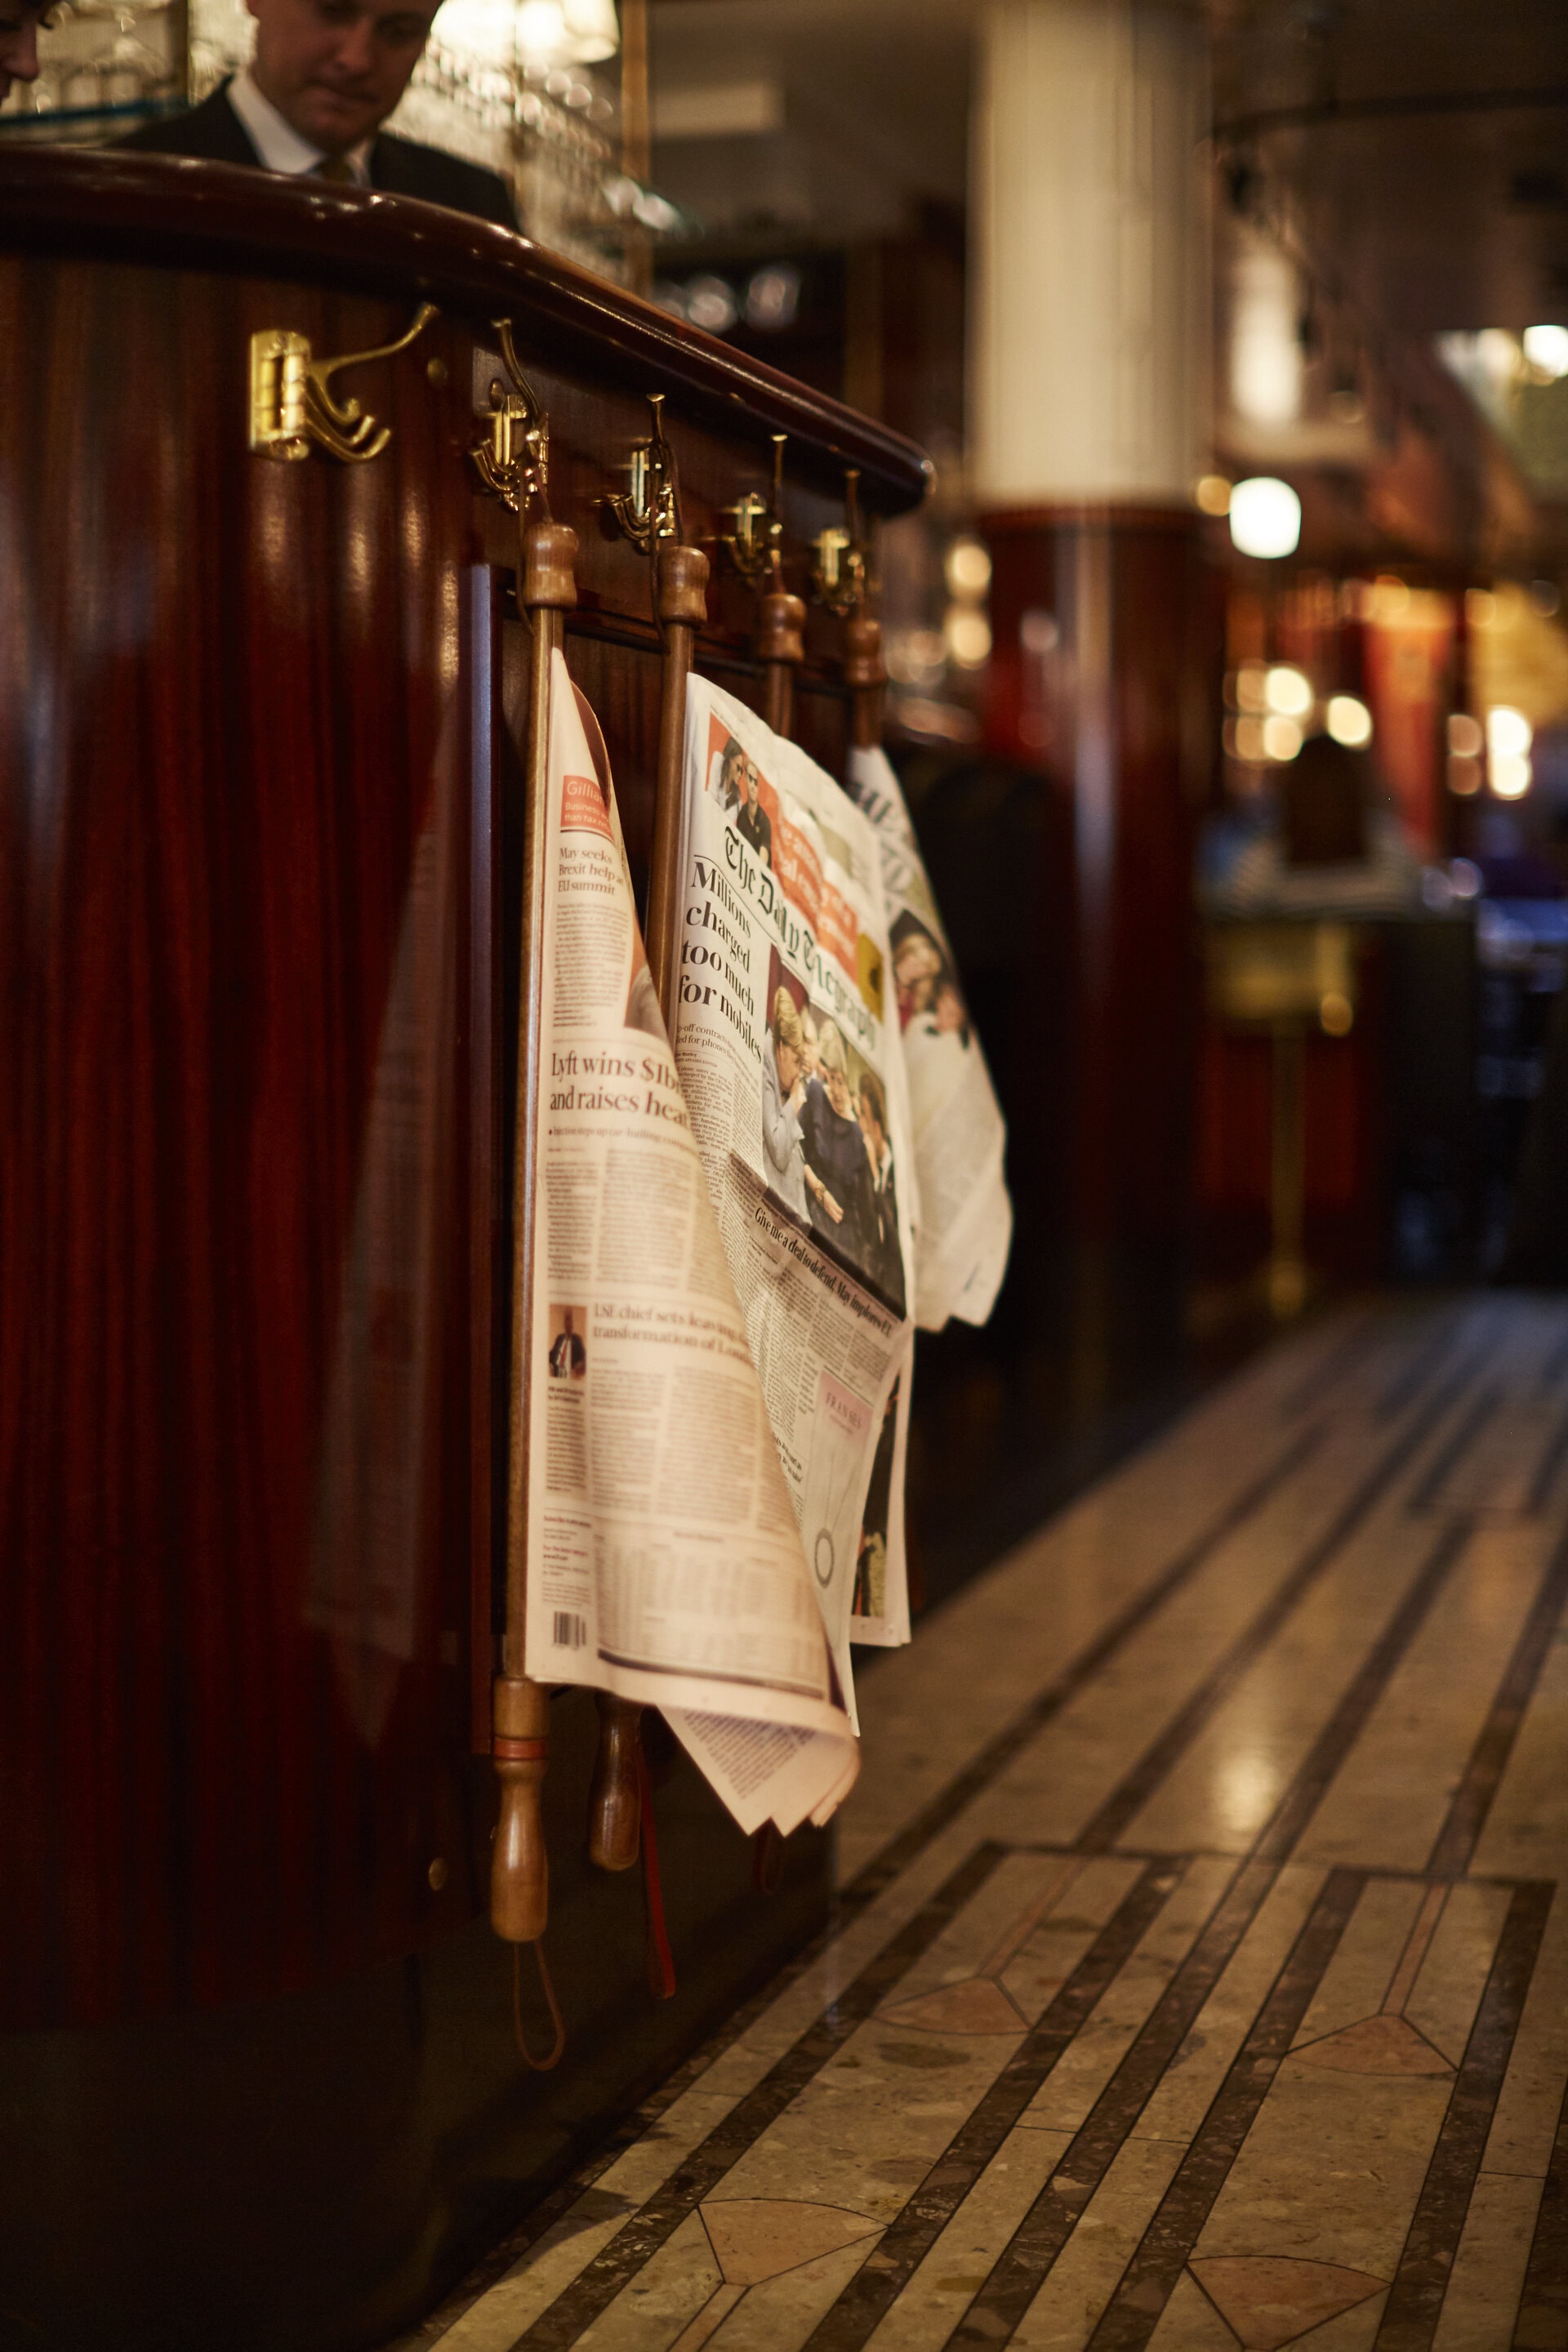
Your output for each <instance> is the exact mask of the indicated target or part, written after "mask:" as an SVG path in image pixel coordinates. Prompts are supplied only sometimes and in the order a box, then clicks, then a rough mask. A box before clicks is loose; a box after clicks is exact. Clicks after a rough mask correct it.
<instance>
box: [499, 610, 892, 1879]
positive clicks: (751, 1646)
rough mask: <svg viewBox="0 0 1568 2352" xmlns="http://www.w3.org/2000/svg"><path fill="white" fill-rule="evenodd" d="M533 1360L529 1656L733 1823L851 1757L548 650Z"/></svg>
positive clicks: (746, 1824)
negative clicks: (652, 1727)
mask: <svg viewBox="0 0 1568 2352" xmlns="http://www.w3.org/2000/svg"><path fill="white" fill-rule="evenodd" d="M549 792H550V806H549V813H548V824H547V833H546V849H545V856H546V870H545V890H544V907H545V938H544V943H543V949H544V975H545V978H544V1002H543V1004H542V1017H541V1027H540V1037H541V1049H540V1066H539V1071H538V1075H537V1084H538V1085H539V1087H540V1090H541V1102H540V1133H541V1144H540V1152H541V1169H540V1181H539V1184H538V1186H537V1201H538V1225H537V1229H536V1239H535V1249H536V1259H535V1264H536V1267H537V1272H536V1276H535V1282H534V1307H533V1319H532V1330H531V1347H530V1366H531V1381H530V1400H529V1402H530V1484H529V1579H528V1629H527V1668H528V1672H529V1674H530V1675H531V1676H532V1677H533V1678H534V1679H535V1680H536V1681H541V1682H575V1683H586V1684H590V1685H595V1686H596V1687H599V1688H602V1689H606V1690H611V1691H614V1692H616V1694H617V1695H618V1696H621V1697H623V1698H626V1699H631V1700H634V1701H640V1702H643V1703H645V1704H652V1705H655V1706H658V1707H659V1708H660V1710H661V1711H662V1712H663V1713H664V1715H665V1716H666V1717H667V1718H668V1721H669V1723H670V1724H671V1726H672V1727H673V1728H674V1729H675V1731H676V1733H677V1734H678V1736H679V1738H680V1739H681V1740H682V1741H683V1743H684V1744H685V1746H686V1747H687V1748H688V1749H689V1751H690V1753H691V1754H692V1756H693V1757H694V1758H695V1759H696V1761H697V1762H698V1764H699V1766H700V1768H701V1769H702V1770H703V1771H704V1772H706V1774H707V1775H708V1777H709V1779H710V1780H711V1781H712V1783H713V1785H714V1787H715V1789H716V1790H717V1791H718V1793H719V1795H720V1796H721V1799H722V1800H723V1801H724V1802H725V1803H726V1804H727V1805H728V1806H729V1808H730V1810H731V1812H732V1813H733V1814H734V1816H735V1818H736V1820H737V1821H738V1822H740V1824H741V1826H742V1829H745V1830H748V1831H749V1830H752V1829H754V1828H756V1827H758V1826H759V1825H760V1824H761V1823H762V1822H763V1821H765V1820H768V1819H770V1818H771V1819H772V1820H773V1821H774V1822H776V1823H777V1825H778V1827H779V1829H780V1830H781V1831H782V1832H785V1833H787V1832H789V1831H790V1830H792V1829H793V1828H795V1825H796V1824H797V1823H798V1822H801V1821H802V1820H804V1819H805V1818H807V1817H808V1816H809V1817H810V1818H812V1819H813V1820H817V1821H820V1820H824V1819H826V1816H827V1814H828V1813H829V1812H831V1811H832V1810H833V1809H834V1807H835V1806H836V1805H837V1803H838V1801H840V1800H841V1799H842V1797H843V1796H844V1795H846V1794H847V1790H848V1789H849V1788H850V1787H851V1786H852V1785H853V1782H854V1780H855V1776H856V1772H857V1770H858V1747H857V1743H856V1739H855V1737H854V1733H853V1730H852V1727H851V1724H850V1721H849V1717H848V1714H847V1707H846V1705H845V1699H844V1696H843V1694H842V1692H841V1690H840V1688H839V1685H838V1678H837V1675H836V1672H835V1669H834V1666H833V1663H832V1660H831V1657H830V1655H829V1650H828V1643H827V1637H826V1618H825V1612H824V1611H823V1609H822V1607H821V1604H820V1601H819V1597H818V1594H817V1590H816V1580H815V1578H814V1577H813V1574H812V1571H811V1570H810V1568H809V1566H808V1565H807V1561H806V1558H805V1551H804V1549H803V1546H802V1543H801V1538H800V1534H799V1530H798V1528H797V1526H796V1523H795V1512H794V1510H793V1508H792V1504H791V1497H790V1496H789V1494H788V1492H787V1489H786V1486H785V1482H784V1476H783V1474H782V1472H781V1470H780V1467H779V1462H778V1455H777V1452H776V1449H775V1448H774V1445H773V1439H772V1435H771V1432H770V1428H769V1423H768V1417H767V1414H766V1412H765V1410H764V1407H763V1396H762V1390H761V1386H760V1384H759V1381H758V1377H757V1373H756V1370H755V1368H754V1366H753V1364H752V1356H751V1350H750V1348H749V1346H748V1344H747V1338H746V1331H745V1327H744V1323H743V1320H742V1315H741V1312H740V1308H739V1306H738V1304H737V1301H736V1297H735V1293H734V1289H733V1286H732V1285H731V1279H730V1275H729V1272H728V1269H727V1266H726V1264H725V1256H724V1252H723V1249H722V1247H721V1243H720V1239H719V1234H718V1229H717V1226H716V1223H715V1221H714V1217H713V1213H712V1210H711V1208H710V1204H709V1200H708V1193H707V1188H706V1185H705V1183H704V1181H703V1176H702V1171H701V1168H700V1163H699V1160H698V1154H697V1150H696V1146H695V1144H694V1142H693V1139H692V1136H691V1131H690V1122H689V1116H688V1112H687V1107H686V1103H685V1100H684V1098H683V1096H682V1091H681V1086H680V1081H679V1076H678V1074H677V1070H676V1066H675V1061H674V1056H673V1055H672V1053H671V1051H670V1047H669V1044H668V1038H667V1037H666V1034H665V1030H664V1024H663V1022H662V1020H661V1018H660V1014H659V1009H658V1001H657V997H656V995H655V992H654V990H653V988H652V986H651V983H650V979H649V974H648V970H647V957H646V955H645V953H644V950H643V944H642V940H641V936H640V933H639V931H638V928H637V916H636V910H635V906H634V902H633V898H632V891H631V882H630V877H629V876H628V874H627V870H626V856H625V850H624V847H623V845H622V842H621V838H620V831H619V824H618V820H617V817H616V809H615V797H614V793H613V789H612V788H611V785H610V781H609V774H608V763H607V761H606V760H605V756H604V750H603V740H602V738H600V737H599V735H598V729H597V726H596V723H595V721H594V719H593V715H592V713H591V711H589V710H588V709H587V706H586V705H585V704H584V703H583V702H582V701H581V698H579V697H578V696H577V695H576V694H575V692H574V688H573V687H572V684H571V681H570V678H569V677H568V675H567V672H566V667H565V664H564V662H563V660H562V659H561V657H560V656H556V660H555V665H554V670H553V674H552V692H551V733H550V761H549Z"/></svg>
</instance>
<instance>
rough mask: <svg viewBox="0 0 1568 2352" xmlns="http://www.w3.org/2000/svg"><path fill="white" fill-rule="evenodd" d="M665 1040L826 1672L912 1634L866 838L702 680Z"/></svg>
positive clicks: (877, 944) (892, 1241)
mask: <svg viewBox="0 0 1568 2352" xmlns="http://www.w3.org/2000/svg"><path fill="white" fill-rule="evenodd" d="M681 820H682V835H681V862H680V874H681V883H682V891H683V902H682V905H681V909H680V916H681V921H680V939H681V947H680V985H679V1003H678V1006H677V1019H676V1035H675V1048H676V1058H677V1061H678V1062H679V1068H680V1076H681V1083H682V1085H683V1087H684V1088H685V1091H686V1099H687V1102H688V1104H689V1107H690V1111H691V1120H692V1129H693V1132H694V1134H695V1136H696V1139H697V1144H698V1149H699V1150H700V1153H701V1155H702V1165H703V1170H704V1172H705V1174H706V1176H707V1179H708V1189H709V1193H710V1198H711V1200H712V1202H713V1205H714V1208H715V1209H716V1210H717V1212H718V1216H719V1230H720V1233H721V1235H722V1238H723V1244H724V1250H725V1255H726V1257H727V1258H728V1261H729V1266H730V1272H731V1276H732V1277H733V1279H734V1285H735V1291H736V1295H737V1296H738V1297H739V1299H740V1302H741V1308H742V1314H743V1315H744V1317H745V1324H746V1335H747V1337H748V1339H750V1341H751V1346H752V1357H753V1359H754V1360H755V1363H756V1366H757V1370H758V1372H759V1374H760V1375H761V1379H762V1386H763V1398H764V1399H765V1401H766V1403H767V1409H768V1416H769V1419H770V1421H771V1423H772V1425H773V1436H774V1438H775V1440H776V1441H777V1444H778V1454H779V1460H780V1462H781V1463H782V1465H783V1466H784V1476H785V1478H786V1480H787V1481H788V1485H789V1491H790V1495H791V1496H792V1498H793V1500H794V1503H795V1512H796V1515H797V1517H798V1518H799V1521H800V1530H801V1534H802V1536H803V1538H804V1539H805V1550H806V1557H807V1559H809V1560H810V1562H811V1566H812V1570H813V1573H814V1575H815V1577H816V1585H817V1589H818V1593H819V1596H820V1599H821V1601H822V1607H823V1614H824V1616H825V1618H826V1622H827V1628H828V1638H829V1642H830V1643H831V1646H832V1651H833V1656H834V1661H835V1664H836V1666H837V1671H838V1675H839V1678H840V1682H841V1685H842V1686H843V1688H844V1691H845V1694H846V1696H847V1699H848V1702H849V1706H850V1711H851V1714H852V1715H853V1711H854V1696H853V1686H852V1683H851V1677H850V1669H849V1651H848V1644H849V1643H850V1641H852V1640H858V1641H868V1642H871V1643H895V1642H904V1641H908V1639H909V1597H908V1579H907V1576H906V1573H905V1559H904V1529H903V1457H904V1454H905V1451H906V1449H907V1443H908V1427H909V1386H910V1383H909V1366H910V1339H911V1336H912V1327H911V1325H910V1321H909V1318H908V1301H909V1297H910V1269H911V1267H912V1265H913V1255H912V1253H913V1238H912V1231H911V1222H910V1213H911V1208H912V1205H913V1204H912V1202H911V1198H910V1193H911V1182H910V1171H911V1165H912V1162H911V1155H910V1144H909V1119H908V1107H907V1104H906V1101H905V1097H904V1090H903V1073H902V1068H901V1066H900V1055H899V1045H898V1029H897V1025H896V1024H895V1023H893V1022H892V1021H891V1020H890V1019H889V1012H890V992H889V964H888V936H887V924H886V919H885V916H884V913H883V907H882V891H881V879H880V866H879V857H878V852H877V843H876V835H875V834H874V833H873V831H872V829H871V827H870V825H869V824H868V823H867V821H866V819H865V818H864V817H863V816H861V815H860V814H859V813H858V810H857V809H856V808H855V807H854V806H853V804H852V803H850V801H849V800H848V799H847V796H846V794H845V793H843V792H841V791H840V789H839V787H838V786H837V784H836V783H834V782H833V781H832V779H831V777H829V776H826V775H825V774H824V773H823V772H822V770H821V769H820V768H817V767H816V766H815V765H814V764H813V763H812V761H809V760H808V759H807V758H806V757H805V753H804V752H802V751H799V750H798V749H797V748H796V747H795V745H794V744H792V743H786V742H784V741H783V740H781V739H780V738H779V737H777V736H776V735H774V734H773V732H772V730H770V729H768V728H767V727H765V726H764V725H763V722H762V720H761V719H757V718H756V717H755V716H754V715H753V713H752V712H751V711H749V710H747V709H745V708H744V706H743V705H742V704H741V703H738V702H736V701H734V700H733V699H732V698H731V697H730V696H729V695H727V694H723V693H721V691H720V690H719V688H717V687H714V686H710V685H709V684H708V683H707V682H706V681H705V680H700V679H695V678H694V679H693V680H692V681H691V684H690V687H689V689H688V696H687V715H686V792H685V795H684V799H683V803H682V812H681Z"/></svg>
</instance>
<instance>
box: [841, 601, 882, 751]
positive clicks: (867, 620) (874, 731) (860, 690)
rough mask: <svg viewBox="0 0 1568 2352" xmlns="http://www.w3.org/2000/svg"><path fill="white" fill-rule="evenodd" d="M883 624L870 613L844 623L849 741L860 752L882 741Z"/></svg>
mask: <svg viewBox="0 0 1568 2352" xmlns="http://www.w3.org/2000/svg"><path fill="white" fill-rule="evenodd" d="M887 682H888V673H887V671H886V670H885V669H884V667H882V625H881V623H880V622H879V621H874V620H873V619H872V618H871V615H870V614H869V613H863V612H855V613H851V614H850V615H849V618H848V619H847V621H846V622H845V624H844V683H845V685H846V686H847V688H849V740H850V741H851V743H853V744H854V745H855V747H856V749H857V751H874V750H875V749H876V747H877V745H878V744H879V742H880V741H881V740H882V688H884V687H885V686H886V684H887Z"/></svg>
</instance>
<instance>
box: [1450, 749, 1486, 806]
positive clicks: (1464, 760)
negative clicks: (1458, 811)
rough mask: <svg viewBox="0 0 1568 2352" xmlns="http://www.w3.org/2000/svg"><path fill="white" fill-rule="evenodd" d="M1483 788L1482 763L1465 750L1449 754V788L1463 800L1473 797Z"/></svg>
mask: <svg viewBox="0 0 1568 2352" xmlns="http://www.w3.org/2000/svg"><path fill="white" fill-rule="evenodd" d="M1480 788H1481V763H1480V761H1479V760H1478V759H1475V758H1473V757H1472V756H1470V755H1469V754H1468V753H1466V752H1463V751H1450V752H1449V754H1448V790H1449V791H1450V792H1451V793H1457V794H1458V798H1459V799H1460V800H1462V801H1468V800H1469V799H1471V798H1472V797H1473V796H1474V794H1476V793H1479V791H1480Z"/></svg>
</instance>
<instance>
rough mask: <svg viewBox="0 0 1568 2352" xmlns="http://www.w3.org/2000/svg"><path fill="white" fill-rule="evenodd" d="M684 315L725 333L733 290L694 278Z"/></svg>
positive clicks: (733, 310)
mask: <svg viewBox="0 0 1568 2352" xmlns="http://www.w3.org/2000/svg"><path fill="white" fill-rule="evenodd" d="M530 5H531V0H530ZM686 315H687V317H688V318H689V320H690V321H691V323H692V325H693V326H694V327H704V328H706V329H707V331H708V332H709V334H710V335H722V334H724V333H726V332H727V331H728V330H729V329H730V328H731V327H732V326H733V325H734V323H735V320H736V317H737V315H738V306H737V304H736V301H735V294H734V289H733V288H732V287H731V286H729V285H727V284H726V283H725V281H724V279H723V278H714V277H711V276H710V275H709V274H708V273H706V272H704V273H703V275H702V276H701V277H699V278H693V279H692V280H691V283H690V284H689V286H688V288H687V289H686Z"/></svg>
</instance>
